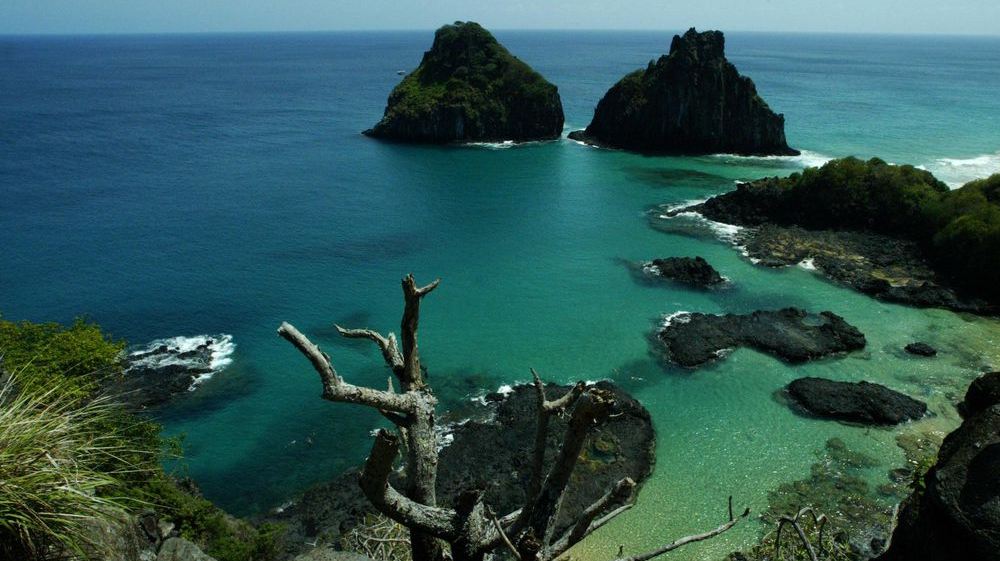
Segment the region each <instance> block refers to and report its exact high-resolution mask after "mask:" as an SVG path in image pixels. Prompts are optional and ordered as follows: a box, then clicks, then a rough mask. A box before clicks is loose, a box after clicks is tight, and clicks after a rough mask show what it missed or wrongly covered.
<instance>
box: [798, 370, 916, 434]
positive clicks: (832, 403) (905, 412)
mask: <svg viewBox="0 0 1000 561" xmlns="http://www.w3.org/2000/svg"><path fill="white" fill-rule="evenodd" d="M787 391H788V395H789V397H791V399H792V401H793V402H794V403H795V404H796V405H798V406H799V407H801V408H802V409H803V410H805V411H806V412H808V413H810V414H812V415H816V416H817V417H823V418H827V419H836V420H838V421H847V422H851V423H861V424H865V425H896V424H899V423H902V422H904V421H910V420H914V419H919V418H921V417H923V416H924V415H925V414H926V413H927V404H926V403H924V402H922V401H917V400H916V399H913V398H911V397H909V396H907V395H905V394H901V393H899V392H897V391H895V390H891V389H889V388H887V387H885V386H883V385H880V384H873V383H871V382H864V381H862V382H837V381H834V380H827V379H824V378H811V377H810V378H799V379H798V380H795V381H793V382H792V383H790V384H788V388H787Z"/></svg>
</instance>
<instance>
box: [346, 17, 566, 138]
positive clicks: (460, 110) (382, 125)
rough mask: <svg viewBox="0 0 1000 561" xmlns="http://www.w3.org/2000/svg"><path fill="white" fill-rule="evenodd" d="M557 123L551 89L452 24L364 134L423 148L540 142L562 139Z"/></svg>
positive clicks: (474, 33)
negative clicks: (420, 144)
mask: <svg viewBox="0 0 1000 561" xmlns="http://www.w3.org/2000/svg"><path fill="white" fill-rule="evenodd" d="M563 120H564V117H563V109H562V101H561V100H560V98H559V92H558V89H557V88H556V86H554V85H552V84H551V83H549V82H548V81H546V80H545V78H543V77H542V76H541V75H540V74H538V73H537V72H535V71H534V70H532V69H531V67H529V66H528V65H527V64H525V63H524V62H521V61H520V60H519V59H518V58H517V57H515V56H514V55H512V54H510V52H508V51H507V49H505V48H504V47H503V45H501V44H500V43H498V42H497V40H496V39H495V38H494V37H493V35H491V34H490V32H489V31H487V30H485V29H483V28H482V27H481V26H480V25H479V24H478V23H473V22H455V24H453V25H445V26H444V27H442V28H440V29H438V30H437V32H436V33H435V34H434V44H433V45H432V46H431V49H430V50H429V51H427V52H425V53H424V58H423V60H422V61H421V62H420V66H418V67H417V68H416V70H414V71H413V72H411V73H410V74H408V75H407V76H406V77H405V78H403V81H402V82H400V83H399V85H398V86H396V88H395V89H394V90H393V91H392V93H391V94H390V95H389V102H388V105H387V106H386V108H385V115H384V116H383V117H382V120H381V121H379V122H378V124H376V125H375V126H374V127H372V128H371V129H369V130H367V131H365V134H366V135H368V136H373V137H376V138H384V139H391V140H400V141H408V142H429V143H447V142H471V141H501V140H514V141H528V140H546V139H554V138H558V137H559V136H560V135H561V134H562V129H563Z"/></svg>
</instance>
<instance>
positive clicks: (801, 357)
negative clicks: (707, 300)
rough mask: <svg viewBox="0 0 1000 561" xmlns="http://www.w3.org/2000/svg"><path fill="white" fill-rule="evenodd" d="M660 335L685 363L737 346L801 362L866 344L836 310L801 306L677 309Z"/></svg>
mask: <svg viewBox="0 0 1000 561" xmlns="http://www.w3.org/2000/svg"><path fill="white" fill-rule="evenodd" d="M658 338H659V340H660V342H662V343H663V345H664V349H665V351H666V353H665V356H666V358H667V359H669V360H671V361H673V362H675V363H677V364H679V365H681V366H686V367H695V366H700V365H702V364H704V363H706V362H709V361H711V360H714V359H716V358H719V357H720V356H721V355H722V353H723V352H724V351H726V350H729V349H733V348H736V347H750V348H753V349H756V350H758V351H761V352H765V353H768V354H772V355H775V356H777V357H779V358H781V359H783V360H785V361H788V362H791V363H799V362H805V361H808V360H812V359H816V358H821V357H824V356H828V355H831V354H835V353H842V352H847V351H854V350H858V349H863V348H864V347H865V344H866V342H865V336H864V334H863V333H861V331H859V330H858V329H857V328H856V327H854V326H853V325H851V324H849V323H847V321H845V320H844V318H842V317H840V316H838V315H837V314H834V313H833V312H821V313H819V314H812V313H809V312H806V311H805V310H801V309H798V308H785V309H783V310H776V311H756V312H753V313H752V314H746V315H735V314H725V315H712V314H701V313H681V314H675V315H673V316H670V317H669V318H668V319H667V320H666V321H664V324H663V327H662V328H661V330H660V332H659V334H658Z"/></svg>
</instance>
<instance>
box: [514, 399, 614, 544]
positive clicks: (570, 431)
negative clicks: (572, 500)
mask: <svg viewBox="0 0 1000 561" xmlns="http://www.w3.org/2000/svg"><path fill="white" fill-rule="evenodd" d="M614 405H615V398H614V394H613V393H611V392H608V391H605V390H599V389H596V388H591V389H589V390H588V391H586V392H583V393H582V394H581V395H580V397H579V398H578V399H577V400H576V407H574V408H573V414H572V417H570V420H569V424H568V426H567V427H566V433H565V434H564V436H563V444H562V447H561V448H560V449H559V453H558V454H557V455H556V459H555V462H554V463H553V465H552V468H551V469H550V470H549V473H548V475H547V476H546V477H545V480H544V481H543V482H542V484H541V489H540V491H539V492H538V496H537V497H535V498H534V499H533V500H532V498H530V497H529V499H528V500H529V503H528V506H527V507H526V508H525V512H524V513H522V517H523V520H524V522H525V523H527V524H529V525H530V526H531V528H532V530H533V531H534V534H535V536H537V537H539V538H541V539H542V542H543V543H544V544H549V543H551V538H552V531H553V529H554V526H555V524H554V522H555V519H556V516H557V515H558V514H559V507H560V505H561V504H562V499H563V495H564V494H565V492H566V486H567V485H568V484H569V478H570V476H571V475H572V473H573V468H575V467H576V463H577V460H578V459H579V458H580V451H581V450H583V445H584V443H586V441H587V437H588V436H589V434H590V431H591V430H592V429H594V428H596V427H598V426H600V425H601V424H603V423H604V421H606V420H607V418H608V415H610V414H611V410H612V408H613V407H614ZM542 417H547V415H543V416H542ZM518 529H519V528H518Z"/></svg>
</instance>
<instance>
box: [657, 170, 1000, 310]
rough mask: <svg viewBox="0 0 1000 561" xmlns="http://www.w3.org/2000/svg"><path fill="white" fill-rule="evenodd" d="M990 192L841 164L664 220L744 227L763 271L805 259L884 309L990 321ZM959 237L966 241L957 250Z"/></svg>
mask: <svg viewBox="0 0 1000 561" xmlns="http://www.w3.org/2000/svg"><path fill="white" fill-rule="evenodd" d="M996 186H1000V175H997V176H996V177H995V178H991V179H990V180H985V181H983V182H975V181H974V182H972V183H969V184H967V185H966V186H964V187H961V188H959V189H955V190H950V189H949V188H948V186H947V185H945V184H944V183H942V182H940V181H938V180H937V179H936V178H935V177H934V176H933V175H931V174H930V173H929V172H926V171H924V170H919V169H916V168H914V167H912V166H896V165H893V164H888V163H886V162H884V161H882V160H879V159H878V158H872V159H871V160H868V161H861V160H858V159H857V158H842V159H839V160H832V161H830V162H828V163H826V164H824V165H823V166H822V167H820V168H809V169H806V170H805V171H804V172H802V173H795V174H792V175H791V176H789V177H785V178H777V177H771V178H765V179H761V180H758V181H754V182H751V183H743V184H740V185H738V186H737V188H736V189H735V190H734V191H730V192H728V193H724V194H722V195H719V196H716V197H712V198H711V199H709V200H708V201H706V202H704V203H701V204H697V205H692V206H689V207H685V208H680V209H672V210H670V211H669V212H667V213H666V214H665V216H666V217H670V216H676V215H678V214H681V213H687V212H698V213H700V214H702V215H703V216H704V217H705V218H707V219H709V220H713V221H716V222H722V223H725V224H735V225H739V226H744V227H747V230H745V231H744V232H742V233H741V236H740V237H741V239H740V242H741V243H742V244H743V245H745V246H746V249H747V254H748V255H749V256H750V257H752V258H754V259H755V260H758V261H759V262H760V263H762V264H764V265H767V266H785V265H791V264H795V263H799V262H801V261H802V260H804V259H810V260H812V261H813V262H814V264H815V265H816V268H817V269H818V270H819V271H820V272H821V273H823V274H824V275H826V276H827V277H829V278H831V279H833V280H835V281H837V282H841V283H844V284H846V285H848V286H850V287H852V288H854V289H856V290H858V291H860V292H863V293H865V294H869V295H871V296H873V297H875V298H879V299H881V300H886V301H890V302H899V303H903V304H908V305H912V306H919V307H938V308H947V309H951V310H955V311H963V312H971V313H977V314H984V315H995V314H998V313H1000V304H998V302H1000V297H998V296H996V292H995V287H996V286H1000V284H997V283H991V282H989V281H987V279H988V278H991V275H993V274H994V271H996V270H998V268H997V267H993V266H991V261H990V258H991V256H993V255H996V254H997V252H996V251H994V250H993V249H994V248H992V246H989V243H991V242H989V240H992V239H993V238H991V237H989V236H986V235H985V234H983V233H982V232H986V231H991V230H990V228H991V227H993V226H992V224H990V223H989V221H988V220H987V221H986V222H984V221H983V220H985V219H983V218H981V217H985V216H998V215H1000V214H997V213H996V212H995V211H996V208H998V207H997V205H1000V202H997V201H1000V195H993V193H1000V188H997V187H996ZM942 208H943V209H946V210H945V212H944V214H943V215H938V214H937V212H938V209H942ZM946 224H948V225H947V226H945V225H946ZM972 224H975V227H972V226H971V225H972ZM969 228H972V230H969ZM958 231H962V232H965V233H963V234H962V236H970V237H971V239H968V240H966V241H965V242H963V243H959V242H957V241H954V240H953V239H952V238H953V237H954V236H957V234H955V232H958ZM973 232H975V233H973ZM977 236H978V237H977ZM984 244H985V245H984ZM973 248H977V249H973ZM956 260H957V261H956Z"/></svg>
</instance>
